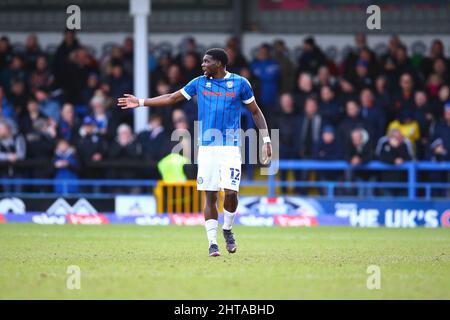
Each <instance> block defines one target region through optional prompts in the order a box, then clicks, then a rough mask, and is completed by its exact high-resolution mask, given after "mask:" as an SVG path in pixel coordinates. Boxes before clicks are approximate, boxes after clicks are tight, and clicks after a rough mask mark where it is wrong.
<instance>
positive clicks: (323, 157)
mask: <svg viewBox="0 0 450 320" xmlns="http://www.w3.org/2000/svg"><path fill="white" fill-rule="evenodd" d="M342 156H343V155H342V147H341V146H340V145H339V143H338V142H337V140H336V133H335V130H334V128H333V126H331V125H325V126H324V127H323V130H322V134H321V139H320V141H319V142H318V143H317V144H316V145H315V146H314V151H313V159H314V160H320V161H333V160H341V159H342ZM317 177H318V180H319V181H338V180H339V179H340V178H341V173H340V172H339V171H334V170H326V171H319V172H318V174H317ZM326 193H327V190H326V188H325V189H324V190H322V194H326Z"/></svg>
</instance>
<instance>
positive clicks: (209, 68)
mask: <svg viewBox="0 0 450 320" xmlns="http://www.w3.org/2000/svg"><path fill="white" fill-rule="evenodd" d="M219 63H220V62H218V61H216V60H214V59H213V57H211V56H210V55H208V54H206V55H205V56H204V57H203V62H202V70H203V72H204V75H205V76H207V77H212V76H214V75H215V74H216V73H217V70H218V68H219Z"/></svg>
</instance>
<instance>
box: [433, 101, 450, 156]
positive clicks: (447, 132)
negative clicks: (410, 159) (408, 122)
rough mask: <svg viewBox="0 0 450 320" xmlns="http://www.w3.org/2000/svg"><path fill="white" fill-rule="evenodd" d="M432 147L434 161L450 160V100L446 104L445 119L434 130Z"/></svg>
mask: <svg viewBox="0 0 450 320" xmlns="http://www.w3.org/2000/svg"><path fill="white" fill-rule="evenodd" d="M430 149H431V150H430V151H431V159H432V160H433V161H450V102H449V103H447V104H446V105H445V106H444V119H443V120H442V122H440V123H438V124H437V125H436V128H435V129H434V130H433V135H432V138H431V145H430Z"/></svg>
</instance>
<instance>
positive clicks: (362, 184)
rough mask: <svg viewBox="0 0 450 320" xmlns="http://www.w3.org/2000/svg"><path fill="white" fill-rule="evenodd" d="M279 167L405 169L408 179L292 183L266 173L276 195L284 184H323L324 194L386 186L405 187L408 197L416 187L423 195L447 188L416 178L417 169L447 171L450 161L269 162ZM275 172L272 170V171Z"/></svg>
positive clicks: (369, 169)
mask: <svg viewBox="0 0 450 320" xmlns="http://www.w3.org/2000/svg"><path fill="white" fill-rule="evenodd" d="M275 168H278V169H279V170H305V171H330V170H340V171H343V172H352V171H379V172H380V171H381V172H382V171H405V172H406V173H407V182H374V181H357V182H348V181H323V182H320V181H319V182H317V181H315V182H310V181H308V182H305V181H296V182H294V183H292V182H291V183H290V182H286V181H279V180H277V179H276V175H269V176H268V183H269V196H272V197H273V196H275V195H276V188H277V187H283V186H289V185H293V186H298V187H323V188H327V189H328V193H327V196H328V197H330V198H332V197H334V195H335V193H334V191H335V189H336V188H337V187H344V188H345V187H346V188H352V187H355V188H369V189H373V188H385V189H396V188H399V189H406V190H407V195H408V198H409V199H416V197H417V190H418V189H419V188H422V189H425V198H427V199H429V198H431V190H433V189H447V190H450V183H433V182H419V181H417V177H418V172H420V171H445V172H446V173H447V174H448V172H450V162H431V161H422V162H415V161H410V162H405V163H403V164H401V165H390V164H386V163H383V162H380V161H371V162H369V163H368V164H365V165H359V166H352V165H350V164H349V163H348V162H346V161H317V160H280V161H278V162H273V163H272V164H271V170H274V169H275ZM272 172H274V171H272Z"/></svg>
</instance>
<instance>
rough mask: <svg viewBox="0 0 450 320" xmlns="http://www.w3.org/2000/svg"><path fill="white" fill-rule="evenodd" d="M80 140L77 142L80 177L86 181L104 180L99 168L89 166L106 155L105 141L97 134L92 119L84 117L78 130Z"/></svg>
mask: <svg viewBox="0 0 450 320" xmlns="http://www.w3.org/2000/svg"><path fill="white" fill-rule="evenodd" d="M80 136H81V138H80V139H79V140H78V145H77V150H78V154H79V158H80V161H81V165H82V168H83V169H82V170H81V177H82V178H87V179H97V178H98V179H101V178H104V172H103V170H102V169H101V168H95V167H92V166H91V165H92V164H93V163H98V162H100V161H102V160H103V159H104V158H105V156H106V153H107V148H108V145H107V141H106V140H105V138H104V137H103V136H102V135H101V134H99V133H98V129H97V124H96V121H95V119H94V118H92V117H91V116H86V117H85V118H84V119H83V125H82V126H81V128H80Z"/></svg>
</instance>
